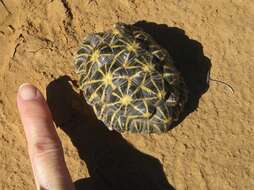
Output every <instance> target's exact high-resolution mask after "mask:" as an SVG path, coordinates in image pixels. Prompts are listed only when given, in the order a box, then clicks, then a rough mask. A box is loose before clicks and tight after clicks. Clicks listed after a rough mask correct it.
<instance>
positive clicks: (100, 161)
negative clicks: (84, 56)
mask: <svg viewBox="0 0 254 190" xmlns="http://www.w3.org/2000/svg"><path fill="white" fill-rule="evenodd" d="M75 83H76V82H75V81H72V80H71V78H70V77H68V76H62V77H60V78H58V79H56V80H54V81H52V82H51V83H50V84H49V85H48V86H47V91H46V93H47V101H48V104H49V107H50V110H51V112H52V116H53V119H54V121H55V124H56V126H57V127H60V128H61V129H62V130H63V131H64V132H65V133H66V134H67V135H68V136H69V137H70V139H71V141H72V143H73V145H74V146H75V147H76V148H77V150H78V153H79V156H80V158H81V159H82V160H84V161H85V163H86V165H87V168H88V171H89V174H90V178H84V179H80V180H78V181H76V182H75V186H76V189H77V190H81V189H88V190H97V189H100V190H107V189H110V190H115V189H117V190H130V189H132V190H135V189H145V190H174V188H173V187H172V186H171V185H170V184H169V183H168V181H167V178H166V176H165V173H164V171H163V167H162V165H161V163H160V161H159V160H158V159H156V158H154V157H152V156H149V155H147V154H144V153H142V152H140V151H138V150H137V149H135V148H134V147H133V146H132V145H131V144H129V143H128V142H127V141H126V140H125V139H124V138H123V137H122V136H121V134H119V133H117V132H114V131H109V130H108V129H107V128H106V127H105V126H104V125H103V123H101V122H100V121H98V120H97V118H96V116H95V114H94V112H93V110H92V109H91V107H90V106H89V105H87V104H86V101H85V100H84V98H83V95H81V94H82V93H77V92H75V91H74V90H73V86H75Z"/></svg>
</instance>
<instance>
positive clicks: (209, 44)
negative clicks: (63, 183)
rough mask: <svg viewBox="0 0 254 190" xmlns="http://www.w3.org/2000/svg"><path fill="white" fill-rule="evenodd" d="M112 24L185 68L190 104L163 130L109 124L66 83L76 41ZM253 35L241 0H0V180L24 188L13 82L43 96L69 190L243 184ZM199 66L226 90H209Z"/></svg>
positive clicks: (251, 142)
mask: <svg viewBox="0 0 254 190" xmlns="http://www.w3.org/2000/svg"><path fill="white" fill-rule="evenodd" d="M2 2H4V3H5V6H3V3H2ZM118 21H121V22H125V23H130V24H134V23H137V22H139V23H138V25H139V26H142V27H143V28H145V29H146V30H147V31H149V32H151V33H152V34H153V35H155V38H156V39H158V40H159V41H161V43H162V45H163V46H164V47H165V48H167V49H168V50H169V51H170V53H171V54H172V56H173V58H174V59H175V61H176V63H177V65H178V68H179V69H180V70H182V72H183V74H184V75H185V77H186V82H187V84H188V85H189V88H190V90H191V102H190V103H189V105H188V107H187V111H186V114H185V117H184V118H183V119H182V122H180V124H179V125H177V126H176V127H174V128H173V129H172V130H170V131H169V132H168V133H166V134H163V135H138V134H123V135H119V134H117V133H114V132H108V131H107V130H106V129H104V128H103V127H102V126H99V125H100V124H98V122H97V121H96V120H95V118H94V116H90V115H91V110H90V109H89V108H88V107H87V105H85V102H84V100H83V99H82V98H81V97H80V96H79V94H78V91H77V90H76V88H75V80H77V75H76V74H75V73H74V70H73V63H72V62H73V55H74V53H75V51H76V50H77V48H78V46H79V44H80V42H81V40H82V39H83V37H84V36H85V35H86V34H88V33H90V32H99V31H103V30H106V29H109V28H110V27H111V26H112V24H113V23H115V22H118ZM140 21H145V22H140ZM161 24H164V25H161ZM253 32H254V3H253V1H252V0H223V1H221V0H207V1H204V0H187V1H182V0H177V1H173V0H121V1H120V0H97V1H96V0H90V1H88V0H51V1H50V0H22V1H16V0H8V1H7V0H2V1H0V176H1V177H0V189H3V190H5V189H6V190H12V189H20V190H23V189H24V190H25V189H26V190H30V189H34V182H33V179H32V172H31V167H30V163H29V160H28V154H27V150H26V142H25V139H24V133H23V130H22V127H21V124H20V120H19V117H18V115H17V110H16V103H15V95H16V92H17V88H18V86H19V85H20V84H21V83H23V82H31V83H33V84H35V85H36V86H38V88H39V89H41V90H42V91H43V93H44V94H45V96H47V98H48V101H49V103H50V106H51V109H52V112H53V116H54V118H55V121H56V124H57V126H58V128H57V131H58V133H59V135H60V137H61V139H62V142H63V147H64V152H65V156H66V162H67V164H68V168H69V169H70V172H71V175H72V178H73V180H74V181H77V180H79V181H78V182H77V183H76V184H77V187H79V188H78V189H85V187H87V189H89V187H91V189H92V187H93V189H97V188H98V187H95V185H94V184H95V183H96V184H99V185H98V186H100V189H107V188H109V189H114V188H115V189H173V188H175V189H179V190H183V189H213V190H215V189H223V190H231V189H232V190H233V189H253V187H254V151H253V147H254V139H253V136H254V129H253V126H254V121H253V118H254V117H253V116H254V111H253V110H254V106H253V105H254V88H253V87H254V86H253V82H254V77H253V76H254V75H253V73H254V66H253V62H254V49H253V47H254V33H253ZM210 65H211V78H213V79H217V80H222V81H224V82H227V83H228V84H230V85H231V86H232V87H233V89H234V92H232V90H230V88H229V87H226V86H225V85H223V84H219V83H217V82H214V81H211V82H210V86H209V88H208V86H207V85H206V82H205V78H206V74H207V71H208V68H209V67H210ZM62 76H65V77H62ZM73 89H75V91H73ZM201 95H202V96H201ZM127 142H129V143H130V144H131V145H129V144H128V143H127ZM134 147H135V148H134Z"/></svg>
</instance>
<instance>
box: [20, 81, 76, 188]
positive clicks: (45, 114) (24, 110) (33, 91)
mask: <svg viewBox="0 0 254 190" xmlns="http://www.w3.org/2000/svg"><path fill="white" fill-rule="evenodd" d="M17 106H18V110H19V113H20V117H21V121H22V124H23V126H24V131H25V135H26V139H27V144H28V153H29V157H30V160H31V163H32V168H33V173H34V176H35V181H36V185H37V189H54V190H65V189H66V190H74V187H73V184H72V181H71V177H70V174H69V172H68V169H67V166H66V163H65V160H64V155H63V150H62V146H61V142H60V139H59V137H58V135H57V133H56V130H55V128H54V125H53V121H52V119H51V114H50V111H49V108H48V105H47V103H46V101H45V99H44V98H43V96H42V94H41V92H39V90H38V89H37V88H35V87H34V86H32V85H30V84H23V85H21V86H20V88H19V90H18V94H17Z"/></svg>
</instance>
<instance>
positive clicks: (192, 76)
mask: <svg viewBox="0 0 254 190" xmlns="http://www.w3.org/2000/svg"><path fill="white" fill-rule="evenodd" d="M134 26H137V27H139V28H142V29H143V30H144V31H145V32H147V33H148V34H150V35H151V36H152V37H153V38H154V39H155V41H157V42H158V43H159V44H160V45H161V46H162V47H163V48H165V49H166V50H168V52H169V54H170V55H171V56H172V58H173V60H174V64H175V66H176V67H177V69H178V70H179V71H180V72H181V74H182V76H183V78H184V80H185V83H186V85H187V87H188V90H189V95H188V102H187V104H186V105H185V108H184V111H183V113H182V115H181V117H180V119H179V120H178V121H177V122H176V123H174V124H173V125H172V128H173V127H175V126H177V125H178V124H179V123H180V122H182V121H183V120H184V119H185V117H186V116H188V115H189V114H190V113H191V112H193V111H195V110H196V109H197V107H198V103H199V99H200V97H201V96H202V94H204V93H205V92H206V91H207V90H208V88H209V83H208V79H207V78H208V76H209V73H210V69H211V61H210V60H209V59H208V58H207V57H206V56H205V55H204V53H203V47H202V45H201V44H200V43H199V42H197V41H195V40H192V39H190V38H189V37H188V36H187V35H186V34H185V32H184V30H182V29H180V28H177V27H168V26H167V25H166V24H156V23H152V22H147V21H139V22H137V23H135V24H134Z"/></svg>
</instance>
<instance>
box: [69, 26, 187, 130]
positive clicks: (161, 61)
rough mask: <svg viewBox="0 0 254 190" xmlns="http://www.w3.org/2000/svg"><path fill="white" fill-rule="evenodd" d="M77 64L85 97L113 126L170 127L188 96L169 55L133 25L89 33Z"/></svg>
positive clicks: (76, 57)
mask: <svg viewBox="0 0 254 190" xmlns="http://www.w3.org/2000/svg"><path fill="white" fill-rule="evenodd" d="M74 65H75V69H76V72H77V73H78V74H79V75H80V81H79V83H80V88H81V90H83V94H84V96H85V99H86V101H87V102H88V103H89V104H90V105H91V106H92V107H93V109H94V112H95V114H96V116H97V118H98V119H100V120H102V121H103V122H104V124H105V125H106V126H107V127H108V128H109V129H110V130H112V129H114V130H117V131H118V132H126V131H130V132H134V133H162V132H166V131H167V130H168V129H169V128H170V125H171V124H172V122H174V121H177V120H178V118H179V116H180V114H181V112H182V111H183V108H184V104H185V103H186V101H187V93H188V90H187V89H186V86H185V83H184V81H183V79H182V77H181V74H180V73H179V72H178V71H177V69H176V68H175V66H174V63H173V60H172V58H171V56H170V54H169V53H168V52H167V51H166V50H165V49H163V48H161V47H160V45H159V44H157V42H155V41H154V39H153V38H152V37H151V36H150V35H149V34H147V33H145V32H144V31H143V30H142V29H140V28H137V27H134V26H131V25H126V24H123V23H117V24H115V25H114V27H113V29H112V30H110V31H106V32H101V33H94V34H89V35H88V37H87V38H86V39H85V40H84V41H83V43H82V45H81V48H80V49H79V50H78V51H77V54H76V56H75V61H74Z"/></svg>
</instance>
